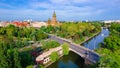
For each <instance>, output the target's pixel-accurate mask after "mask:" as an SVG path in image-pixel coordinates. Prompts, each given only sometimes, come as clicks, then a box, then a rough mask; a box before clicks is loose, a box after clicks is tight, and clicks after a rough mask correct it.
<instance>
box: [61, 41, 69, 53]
mask: <svg viewBox="0 0 120 68" xmlns="http://www.w3.org/2000/svg"><path fill="white" fill-rule="evenodd" d="M62 49H63V54H64V55H68V54H69V45H68V44H67V43H64V44H63V45H62Z"/></svg>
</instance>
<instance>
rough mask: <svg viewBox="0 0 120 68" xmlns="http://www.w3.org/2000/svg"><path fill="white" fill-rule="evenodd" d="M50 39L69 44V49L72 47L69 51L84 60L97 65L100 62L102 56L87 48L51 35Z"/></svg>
mask: <svg viewBox="0 0 120 68" xmlns="http://www.w3.org/2000/svg"><path fill="white" fill-rule="evenodd" d="M49 38H50V39H52V40H56V41H58V42H59V43H60V44H63V43H68V44H69V47H70V48H69V49H70V50H71V51H73V52H75V53H76V54H78V55H80V56H81V57H82V58H84V59H85V60H87V61H90V62H91V63H96V62H98V61H99V58H100V55H99V54H97V53H96V52H94V51H92V50H90V49H88V48H85V47H83V46H80V45H78V44H75V43H73V42H71V41H69V40H67V39H64V38H60V37H57V36H54V35H50V37H49Z"/></svg>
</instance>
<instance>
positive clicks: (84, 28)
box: [40, 23, 101, 43]
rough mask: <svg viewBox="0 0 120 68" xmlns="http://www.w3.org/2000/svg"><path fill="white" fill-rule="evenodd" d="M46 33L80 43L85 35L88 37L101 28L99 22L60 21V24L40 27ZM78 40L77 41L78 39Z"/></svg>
mask: <svg viewBox="0 0 120 68" xmlns="http://www.w3.org/2000/svg"><path fill="white" fill-rule="evenodd" d="M40 29H41V30H43V31H44V32H46V33H52V34H56V35H58V36H60V37H63V38H69V39H72V40H73V41H74V42H76V43H80V42H81V41H83V40H84V38H85V37H89V36H91V35H93V34H94V33H97V32H99V31H100V30H101V24H100V23H62V25H61V26H54V27H53V26H48V27H44V26H43V27H41V28H40ZM78 40H79V41H78Z"/></svg>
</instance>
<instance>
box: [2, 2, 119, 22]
mask: <svg viewBox="0 0 120 68" xmlns="http://www.w3.org/2000/svg"><path fill="white" fill-rule="evenodd" d="M13 3H18V0H13ZM119 3H120V0H114V1H109V0H30V1H29V0H27V1H26V0H22V1H20V3H19V4H18V5H16V4H14V5H13V4H9V3H2V2H1V3H0V6H2V7H0V15H1V16H3V17H10V16H11V17H14V18H15V17H18V18H20V17H23V18H24V17H27V18H43V19H44V20H47V18H48V17H51V15H52V13H53V11H54V10H55V11H56V12H57V15H58V17H59V19H63V18H64V20H65V19H72V18H73V19H76V18H82V17H90V18H92V17H95V16H96V17H98V16H100V15H105V14H104V13H107V12H110V10H113V9H117V10H118V8H119V7H118V6H120V4H119ZM5 7H6V8H5ZM43 19H41V20H43Z"/></svg>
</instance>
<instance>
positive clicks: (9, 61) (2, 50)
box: [0, 25, 48, 68]
mask: <svg viewBox="0 0 120 68" xmlns="http://www.w3.org/2000/svg"><path fill="white" fill-rule="evenodd" d="M46 38H48V35H47V34H45V33H44V32H43V31H41V30H40V29H35V28H33V27H28V28H27V27H16V26H14V25H9V26H7V27H0V67H2V68H26V67H27V66H28V65H33V64H34V63H33V59H32V58H33V57H32V56H31V53H32V50H33V49H34V48H25V49H22V50H20V49H21V48H23V47H25V46H29V45H30V43H29V41H40V40H42V39H46Z"/></svg>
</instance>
